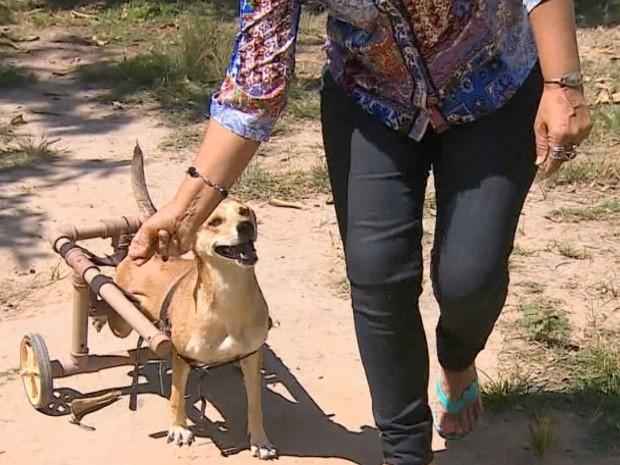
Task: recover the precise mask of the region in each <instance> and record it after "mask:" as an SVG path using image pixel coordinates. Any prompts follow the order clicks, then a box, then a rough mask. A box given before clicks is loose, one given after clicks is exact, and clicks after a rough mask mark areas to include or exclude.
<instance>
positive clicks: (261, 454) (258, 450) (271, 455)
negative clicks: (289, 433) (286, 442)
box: [250, 441, 278, 460]
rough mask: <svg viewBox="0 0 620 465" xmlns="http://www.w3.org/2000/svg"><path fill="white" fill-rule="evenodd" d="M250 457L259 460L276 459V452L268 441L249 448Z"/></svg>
mask: <svg viewBox="0 0 620 465" xmlns="http://www.w3.org/2000/svg"><path fill="white" fill-rule="evenodd" d="M250 452H251V453H252V457H257V458H258V459H260V460H271V459H275V458H277V457H278V451H277V450H276V448H275V447H274V446H273V445H272V444H271V443H270V442H269V441H260V442H257V443H253V444H252V445H251V446H250Z"/></svg>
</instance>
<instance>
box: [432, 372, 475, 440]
mask: <svg viewBox="0 0 620 465" xmlns="http://www.w3.org/2000/svg"><path fill="white" fill-rule="evenodd" d="M436 392H437V401H438V402H439V403H440V404H441V406H442V407H443V408H444V409H445V411H446V412H448V413H450V414H452V415H456V414H459V413H461V412H462V411H463V409H464V408H465V407H466V406H468V405H469V404H471V403H473V402H476V401H477V400H478V398H479V397H480V387H479V385H478V378H477V377H476V378H474V380H473V381H472V383H471V384H470V385H469V386H468V387H467V389H465V390H464V391H463V394H461V397H459V398H458V400H456V401H454V402H452V401H450V399H448V396H447V395H446V394H445V392H443V389H442V388H441V378H437V384H436ZM433 419H434V422H433V423H434V424H435V430H436V431H437V433H438V434H439V436H441V437H442V438H444V439H446V440H448V441H456V440H459V439H462V438H464V437H465V436H467V434H457V433H453V434H448V433H446V432H445V431H444V430H443V429H442V427H441V425H440V424H439V415H438V413H437V407H436V406H435V407H434V408H433Z"/></svg>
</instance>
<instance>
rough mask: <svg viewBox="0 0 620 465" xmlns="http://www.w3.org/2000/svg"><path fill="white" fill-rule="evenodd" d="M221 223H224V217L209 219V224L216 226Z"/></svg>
mask: <svg viewBox="0 0 620 465" xmlns="http://www.w3.org/2000/svg"><path fill="white" fill-rule="evenodd" d="M220 224H222V218H213V219H212V220H211V221H209V226H212V227H214V228H215V227H217V226H219V225H220Z"/></svg>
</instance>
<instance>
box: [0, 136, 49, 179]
mask: <svg viewBox="0 0 620 465" xmlns="http://www.w3.org/2000/svg"><path fill="white" fill-rule="evenodd" d="M52 144H53V142H50V141H47V140H42V141H40V142H38V143H35V142H34V141H33V140H31V139H28V140H22V139H21V138H20V139H16V140H15V139H14V140H12V141H11V142H9V143H8V144H6V146H5V147H3V146H4V145H5V144H4V143H3V144H2V145H1V146H0V172H4V171H11V170H15V169H19V168H27V167H29V166H34V165H37V164H39V163H41V162H49V161H51V160H54V159H56V158H57V157H58V152H57V151H56V150H54V149H53V148H52Z"/></svg>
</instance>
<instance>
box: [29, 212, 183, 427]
mask: <svg viewBox="0 0 620 465" xmlns="http://www.w3.org/2000/svg"><path fill="white" fill-rule="evenodd" d="M141 224H142V219H141V218H140V217H137V216H126V217H121V218H119V219H109V220H103V221H100V222H99V223H98V224H93V225H90V226H86V227H81V226H80V227H77V226H66V227H61V228H58V229H55V230H53V231H51V233H50V234H49V236H48V239H49V242H50V243H51V246H52V248H53V250H54V251H55V252H56V253H58V254H59V255H60V256H61V257H62V259H63V260H64V261H65V263H66V264H67V265H69V267H70V268H71V270H72V272H73V278H72V284H73V322H72V338H71V349H70V351H69V355H68V356H65V357H61V358H58V359H51V358H50V355H49V352H48V349H47V346H46V344H45V341H44V339H43V337H42V336H41V335H40V334H37V333H30V334H27V335H25V336H24V337H23V339H22V341H21V344H20V350H19V357H20V376H21V379H22V382H23V385H24V389H25V392H26V396H27V397H28V401H29V402H30V404H31V405H32V406H33V407H34V408H35V409H37V410H39V411H42V412H46V411H49V409H50V408H51V406H52V405H53V404H54V401H55V399H54V380H55V379H58V378H65V377H69V376H73V375H77V374H82V373H93V372H97V371H100V370H103V369H106V368H114V367H119V366H124V365H135V366H136V367H137V366H138V365H139V364H143V363H146V362H148V361H150V360H155V359H160V360H163V359H165V358H167V357H169V355H170V354H171V352H172V342H171V340H170V337H169V336H168V335H167V334H166V333H165V332H164V331H163V330H162V329H160V328H158V327H157V326H156V324H155V323H153V322H152V321H150V320H149V319H148V318H147V317H146V316H145V315H144V314H143V313H142V312H141V311H140V310H139V309H138V307H137V306H136V303H135V302H133V301H132V299H131V296H128V295H127V294H125V293H124V292H123V291H122V290H121V289H120V288H119V287H118V286H117V285H116V284H115V283H114V281H113V279H111V278H110V277H109V276H107V275H106V274H104V273H103V272H102V267H104V266H109V267H115V266H116V265H117V264H118V263H120V261H121V260H122V259H123V258H124V257H125V256H126V254H127V249H128V247H129V244H130V242H131V239H132V237H133V235H134V234H135V233H136V232H137V231H138V229H139V227H140V226H141ZM90 239H111V245H112V249H113V254H112V255H108V256H106V257H98V256H96V255H94V254H92V253H91V252H89V251H88V250H87V249H85V248H83V247H82V246H80V245H79V244H78V243H79V242H81V241H86V240H90ZM91 318H92V319H93V321H94V322H95V324H97V323H99V322H105V323H107V324H108V326H109V327H110V330H111V331H112V333H114V335H115V336H117V337H121V338H124V337H126V336H127V335H128V333H121V332H120V331H119V330H118V329H117V328H116V325H115V322H120V321H123V322H126V323H127V324H129V325H130V326H131V328H132V329H133V330H135V331H136V333H138V335H139V337H140V339H139V342H138V348H137V349H136V350H132V351H123V352H117V353H111V354H107V355H96V354H90V353H89V348H88V332H89V319H91ZM103 324H104V323H101V324H100V325H99V327H98V328H97V329H98V330H100V329H101V326H102V325H103ZM123 326H125V325H123ZM142 342H145V343H146V345H147V347H148V350H141V349H140V347H141V345H142ZM137 371H138V370H137V369H136V370H135V372H136V374H137ZM134 378H135V379H134V382H135V381H136V378H137V376H135V375H134ZM118 396H120V394H118ZM78 400H79V399H78ZM92 400H93V401H95V402H100V403H105V402H107V401H110V400H114V399H111V397H110V396H102V397H101V398H100V399H92ZM74 402H76V401H74ZM72 413H73V415H74V420H75V416H76V412H75V411H73V409H72Z"/></svg>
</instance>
